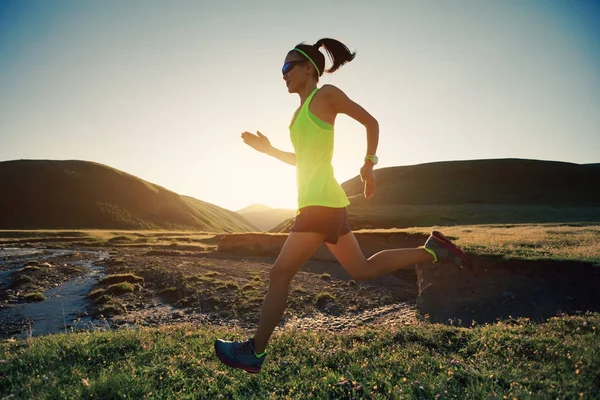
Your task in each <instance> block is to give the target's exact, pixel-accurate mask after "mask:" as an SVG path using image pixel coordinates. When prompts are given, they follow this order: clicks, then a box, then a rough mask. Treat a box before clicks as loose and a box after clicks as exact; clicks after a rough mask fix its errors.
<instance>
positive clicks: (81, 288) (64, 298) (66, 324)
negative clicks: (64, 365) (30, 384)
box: [0, 248, 108, 339]
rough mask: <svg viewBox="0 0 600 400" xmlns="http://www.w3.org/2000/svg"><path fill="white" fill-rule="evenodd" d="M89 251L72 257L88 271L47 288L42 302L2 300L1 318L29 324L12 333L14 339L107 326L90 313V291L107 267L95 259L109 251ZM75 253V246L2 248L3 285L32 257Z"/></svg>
mask: <svg viewBox="0 0 600 400" xmlns="http://www.w3.org/2000/svg"><path fill="white" fill-rule="evenodd" d="M77 252H79V253H87V254H89V258H86V259H85V260H83V261H72V262H70V263H69V264H71V265H76V266H83V267H86V268H87V270H88V272H87V273H86V274H85V275H80V276H74V277H71V278H70V279H69V280H68V281H67V282H64V283H63V284H61V285H60V286H57V287H54V288H50V289H48V290H46V291H45V292H44V295H45V296H46V300H44V301H41V302H31V303H18V304H2V308H0V319H1V320H5V321H7V320H10V321H20V320H27V321H30V323H29V327H26V329H25V330H24V331H22V332H20V333H19V334H14V335H11V337H14V338H15V339H24V338H27V337H28V336H40V335H47V334H53V333H60V332H65V331H67V332H69V331H71V330H72V329H73V330H81V329H93V328H94V327H98V326H101V327H103V326H105V324H106V322H105V321H100V320H96V319H92V318H90V317H89V316H87V313H86V306H87V303H88V300H87V294H88V292H89V290H90V289H91V288H92V286H93V285H94V284H95V283H96V282H98V280H100V279H101V278H102V277H104V276H105V275H104V273H103V270H104V267H102V266H98V265H96V264H95V263H97V262H98V261H101V260H103V259H105V258H107V257H108V253H107V252H106V251H84V250H78V251H77ZM71 253H74V251H73V250H46V249H18V248H0V269H2V271H0V286H4V285H6V284H7V283H8V280H10V274H12V273H13V272H14V271H16V270H17V269H20V268H22V267H23V265H24V264H25V263H26V262H27V261H29V260H40V259H43V260H48V261H50V260H52V258H56V257H60V256H65V255H68V254H71Z"/></svg>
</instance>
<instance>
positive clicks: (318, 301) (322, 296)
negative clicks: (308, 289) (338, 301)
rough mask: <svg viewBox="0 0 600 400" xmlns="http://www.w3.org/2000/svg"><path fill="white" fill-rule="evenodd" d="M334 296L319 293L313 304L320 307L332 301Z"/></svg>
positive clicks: (327, 293)
mask: <svg viewBox="0 0 600 400" xmlns="http://www.w3.org/2000/svg"><path fill="white" fill-rule="evenodd" d="M334 300H335V296H334V295H332V294H331V293H329V292H320V293H317V294H316V295H315V297H314V299H313V303H314V304H315V305H317V306H322V305H324V304H325V303H327V302H328V301H334Z"/></svg>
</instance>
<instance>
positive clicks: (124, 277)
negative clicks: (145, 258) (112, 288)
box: [100, 273, 144, 285]
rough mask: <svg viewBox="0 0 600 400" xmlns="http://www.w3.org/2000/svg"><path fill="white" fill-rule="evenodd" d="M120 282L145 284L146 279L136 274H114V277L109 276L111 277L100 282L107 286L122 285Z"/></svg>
mask: <svg viewBox="0 0 600 400" xmlns="http://www.w3.org/2000/svg"><path fill="white" fill-rule="evenodd" d="M120 282H129V283H142V282H144V278H142V277H140V276H137V275H135V274H132V273H126V274H112V275H109V276H107V277H105V278H103V279H102V280H101V281H100V283H101V284H106V285H110V284H113V283H120Z"/></svg>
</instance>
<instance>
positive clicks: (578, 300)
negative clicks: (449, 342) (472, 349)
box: [417, 257, 600, 325]
mask: <svg viewBox="0 0 600 400" xmlns="http://www.w3.org/2000/svg"><path fill="white" fill-rule="evenodd" d="M472 259H473V262H474V264H475V265H476V267H477V269H476V273H475V274H473V273H470V272H469V271H468V270H465V269H462V268H460V267H455V266H453V265H450V266H441V265H439V264H421V265H419V266H418V267H417V276H418V283H419V297H418V301H417V308H418V312H419V315H420V316H423V317H425V318H426V319H428V320H430V321H435V322H449V321H452V323H457V324H461V325H470V324H472V323H473V322H476V323H479V324H482V323H492V322H495V321H497V320H498V319H505V318H508V317H526V318H530V319H533V320H539V321H542V320H545V319H547V318H549V317H552V316H555V315H557V314H560V313H579V312H585V311H600V268H599V267H597V266H594V265H593V264H591V263H582V262H573V261H555V260H504V259H501V258H499V257H498V258H493V257H472Z"/></svg>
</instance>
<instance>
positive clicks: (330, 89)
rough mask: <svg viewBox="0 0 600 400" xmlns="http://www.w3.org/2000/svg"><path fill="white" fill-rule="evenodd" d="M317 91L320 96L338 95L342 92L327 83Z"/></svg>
mask: <svg viewBox="0 0 600 400" xmlns="http://www.w3.org/2000/svg"><path fill="white" fill-rule="evenodd" d="M319 91H320V92H322V94H333V93H340V92H341V91H342V90H341V89H340V88H338V87H337V86H335V85H330V84H329V83H327V84H325V85H323V86H321V88H320V89H319Z"/></svg>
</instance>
